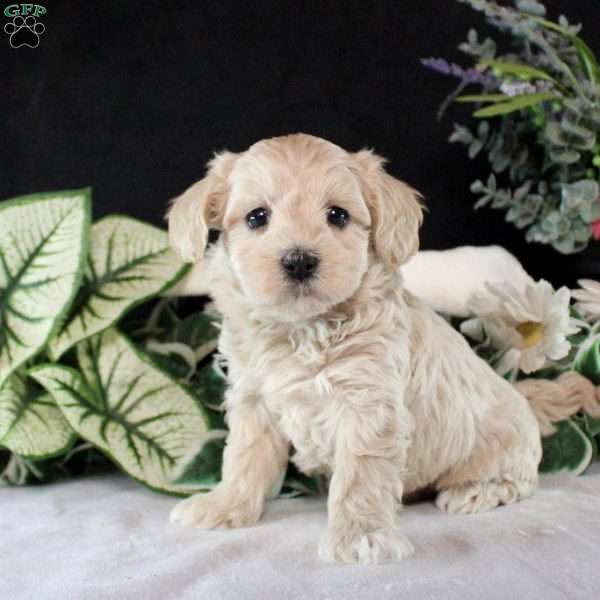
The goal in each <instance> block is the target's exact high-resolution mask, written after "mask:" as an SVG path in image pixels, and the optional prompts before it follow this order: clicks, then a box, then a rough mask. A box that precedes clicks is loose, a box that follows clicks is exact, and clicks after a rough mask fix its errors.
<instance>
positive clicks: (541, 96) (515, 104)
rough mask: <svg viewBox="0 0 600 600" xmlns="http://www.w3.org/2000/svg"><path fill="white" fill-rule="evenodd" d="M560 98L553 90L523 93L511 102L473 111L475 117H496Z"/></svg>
mask: <svg viewBox="0 0 600 600" xmlns="http://www.w3.org/2000/svg"><path fill="white" fill-rule="evenodd" d="M559 99H560V98H559V97H558V96H556V95H555V94H553V93H552V92H540V93H538V94H523V95H522V96H516V97H515V98H513V99H512V100H510V101H509V102H499V103H498V104H494V105H492V106H487V107H486V108H482V109H480V110H478V111H476V112H474V113H473V116H474V117H478V118H485V117H494V116H496V115H505V114H507V113H511V112H515V111H516V110H520V109H522V108H528V107H530V106H534V105H535V104H539V103H540V102H544V101H546V100H559Z"/></svg>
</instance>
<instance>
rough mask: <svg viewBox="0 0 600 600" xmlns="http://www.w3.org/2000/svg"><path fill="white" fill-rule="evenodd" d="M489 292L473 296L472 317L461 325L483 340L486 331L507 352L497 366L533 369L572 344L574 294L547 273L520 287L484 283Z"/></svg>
mask: <svg viewBox="0 0 600 600" xmlns="http://www.w3.org/2000/svg"><path fill="white" fill-rule="evenodd" d="M486 289H487V293H485V294H476V295H475V296H473V298H472V299H471V301H470V302H469V306H470V308H471V310H472V312H473V313H474V314H475V315H476V316H475V317H474V318H472V319H469V320H468V321H465V322H464V323H463V324H462V325H461V331H462V333H463V334H465V335H467V336H469V337H471V338H473V339H475V340H477V341H483V340H484V339H485V335H486V334H487V336H488V337H489V340H490V342H491V343H492V345H493V346H494V347H495V348H497V349H498V350H499V351H501V352H503V356H502V357H501V359H500V360H499V362H498V364H497V365H496V370H497V371H498V372H499V373H500V374H502V375H504V374H506V373H509V372H511V371H513V370H514V369H515V368H517V367H518V368H519V369H520V370H521V371H523V373H533V372H534V371H537V370H539V369H541V368H542V367H543V366H544V365H545V364H546V362H547V360H548V359H550V360H560V359H561V358H564V357H565V356H566V355H567V354H568V353H569V350H570V349H571V344H570V342H569V341H568V340H567V336H569V335H571V334H573V333H576V332H577V331H578V330H579V328H578V327H577V325H576V321H575V320H574V319H572V318H571V316H570V314H569V303H570V299H571V294H570V291H569V289H568V288H566V287H562V288H560V289H559V290H558V291H556V292H555V291H554V288H553V287H552V286H551V285H550V284H549V283H548V282H547V281H544V280H543V279H542V280H540V281H537V282H532V283H528V284H527V285H526V286H525V287H524V288H522V289H518V288H516V287H515V286H514V285H511V284H510V283H506V282H504V283H501V284H491V283H487V284H486Z"/></svg>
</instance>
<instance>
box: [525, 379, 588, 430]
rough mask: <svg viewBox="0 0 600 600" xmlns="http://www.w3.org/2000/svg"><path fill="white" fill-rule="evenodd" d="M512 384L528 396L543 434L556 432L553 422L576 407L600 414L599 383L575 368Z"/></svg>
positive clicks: (564, 417)
mask: <svg viewBox="0 0 600 600" xmlns="http://www.w3.org/2000/svg"><path fill="white" fill-rule="evenodd" d="M515 387H516V388H517V390H519V392H521V394H523V396H525V398H527V400H529V405H530V406H531V408H532V410H533V413H534V414H535V416H536V418H537V420H538V423H539V424H540V431H541V433H542V435H543V436H546V435H551V434H552V433H554V432H555V428H554V426H553V425H552V423H556V422H558V421H563V420H565V419H567V418H569V417H570V416H571V415H574V414H575V413H576V412H577V411H579V410H583V411H585V412H587V413H588V414H589V415H591V416H592V417H600V387H596V386H595V385H594V384H593V383H592V382H591V381H590V380H589V379H587V378H586V377H584V376H583V375H580V374H579V373H577V372H575V371H567V372H566V373H563V374H562V375H561V376H560V377H558V378H557V379H555V380H553V381H550V380H549V379H523V380H522V381H518V382H517V383H516V384H515Z"/></svg>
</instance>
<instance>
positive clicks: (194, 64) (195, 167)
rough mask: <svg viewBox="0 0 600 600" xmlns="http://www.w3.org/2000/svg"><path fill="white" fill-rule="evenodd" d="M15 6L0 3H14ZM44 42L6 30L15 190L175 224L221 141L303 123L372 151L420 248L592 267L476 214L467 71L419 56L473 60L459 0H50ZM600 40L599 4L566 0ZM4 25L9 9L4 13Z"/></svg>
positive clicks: (9, 163) (557, 274) (2, 172)
mask: <svg viewBox="0 0 600 600" xmlns="http://www.w3.org/2000/svg"><path fill="white" fill-rule="evenodd" d="M7 4H9V2H4V3H2V4H0V6H1V7H2V9H4V6H6V5H7ZM42 4H44V6H45V7H46V8H47V14H46V15H44V16H43V17H42V18H41V20H42V22H43V23H44V24H45V26H46V31H45V33H44V34H43V35H42V38H41V43H40V46H39V47H38V48H35V49H31V48H27V47H21V48H18V49H12V48H11V47H10V46H9V43H8V36H6V35H5V34H4V33H3V32H2V31H0V69H1V71H0V81H1V83H2V85H1V87H0V111H1V112H0V114H1V118H0V198H8V197H11V196H15V195H20V194H25V193H30V192H37V191H45V190H53V189H66V188H76V187H84V186H88V185H89V186H92V187H93V190H94V216H95V217H99V216H102V215H104V214H106V213H109V212H121V213H127V214H130V215H134V216H137V217H140V218H143V219H146V220H149V221H151V222H154V223H156V224H159V223H161V222H162V215H163V214H164V211H165V207H166V203H167V201H168V199H169V198H171V197H173V196H175V195H177V194H178V193H180V192H181V191H182V190H183V189H184V188H186V187H187V186H188V185H190V184H191V183H192V182H193V181H195V180H197V179H199V178H200V177H201V176H202V173H203V165H204V164H205V162H206V161H207V160H208V159H209V158H210V156H211V153H212V151H214V150H219V149H223V148H228V149H230V150H234V151H239V150H243V149H245V148H246V147H248V146H249V145H250V144H252V143H253V142H255V141H257V140H259V139H261V138H264V137H270V136H273V135H280V134H284V133H292V132H297V131H304V132H306V133H312V134H315V135H319V136H322V137H325V138H327V139H330V140H331V141H333V142H336V143H337V144H340V145H341V146H343V147H345V148H347V149H349V150H357V149H359V148H361V147H364V146H369V147H374V148H375V149H376V151H377V152H379V153H380V154H383V155H384V156H387V157H388V158H389V159H390V165H389V170H390V171H391V172H392V173H393V174H394V175H396V176H398V177H401V178H403V179H405V180H406V181H408V182H409V183H411V184H412V185H413V186H415V187H416V188H418V189H419V190H421V191H422V192H423V193H424V194H425V196H426V204H427V206H428V208H429V213H428V214H427V217H426V221H425V225H424V227H423V230H422V247H423V248H436V249H441V248H449V247H452V246H456V245H460V244H490V243H497V244H501V245H504V246H506V247H507V248H509V249H510V250H511V251H513V252H514V253H515V254H516V255H517V256H518V257H519V258H520V259H521V260H522V261H523V263H524V264H525V266H526V268H527V269H528V270H529V271H530V272H531V273H532V274H533V275H534V276H536V277H540V276H543V277H545V278H547V279H550V280H551V281H553V282H555V283H562V282H565V281H569V280H570V279H571V278H572V276H573V273H574V265H575V264H576V261H577V260H579V259H577V258H573V257H562V256H560V255H559V254H557V253H556V252H554V251H553V250H551V249H550V248H548V247H545V246H539V245H528V244H526V243H525V241H524V240H523V236H522V233H521V232H518V231H516V230H515V229H513V228H512V226H510V225H508V224H505V223H504V221H503V214H502V213H499V212H492V211H491V210H487V209H484V210H480V211H477V212H475V211H473V209H472V204H473V200H474V199H473V196H472V195H471V194H470V192H469V183H470V182H471V181H472V180H473V179H475V178H477V177H480V176H484V175H487V173H488V168H487V165H486V163H485V162H483V161H482V162H475V163H471V162H469V161H468V159H467V157H466V154H465V152H464V149H463V148H462V147H459V146H455V145H449V144H447V142H446V140H447V137H448V135H449V133H450V131H451V129H452V122H453V120H459V121H468V112H466V111H465V109H463V108H462V107H461V108H459V107H453V108H452V109H451V110H450V111H449V113H448V114H447V116H446V118H445V119H444V120H443V121H442V122H436V119H435V113H436V110H437V108H438V106H439V104H440V102H441V101H442V100H443V98H444V97H445V95H446V94H447V93H448V92H449V91H450V90H451V89H452V88H453V87H454V85H455V82H454V81H453V80H450V79H447V78H444V77H443V76H441V75H437V74H435V73H432V72H429V71H427V70H425V69H424V68H423V67H421V65H420V64H419V58H420V57H427V56H443V57H446V58H448V59H453V60H459V61H463V62H464V61H465V60H466V59H467V58H468V57H463V55H461V54H460V53H459V52H458V51H457V49H456V46H457V45H458V43H459V42H461V41H462V40H463V39H464V37H465V35H466V32H467V31H468V29H469V28H470V27H472V26H475V27H477V28H478V29H480V30H482V31H483V30H485V28H484V27H482V26H481V23H482V20H481V17H480V15H479V14H477V13H474V12H472V11H471V10H470V9H469V7H467V6H466V5H463V4H459V3H457V2H454V1H452V0H409V1H402V0H370V1H368V0H363V1H362V2H353V1H349V0H335V1H334V0H331V1H324V2H312V1H304V2H286V1H280V2H277V1H275V0H272V1H270V2H256V1H243V2H242V1H235V2H234V1H225V0H221V1H217V2H213V1H197V2H170V1H167V0H163V1H162V2H155V1H144V2H123V1H121V2H112V3H111V2H60V1H56V2H53V1H51V0H46V2H42ZM546 5H547V7H548V9H549V15H550V16H551V17H557V16H558V14H560V13H561V12H564V13H565V14H566V15H567V16H568V17H569V19H570V20H571V21H572V22H578V21H582V22H583V23H584V37H585V38H586V39H587V41H588V43H589V44H590V45H591V46H592V47H593V48H594V49H595V50H596V51H597V52H599V51H600V39H599V36H598V32H600V5H599V3H598V0H570V1H567V0H551V1H547V2H546ZM2 19H4V21H6V20H7V19H6V18H5V17H3V16H2Z"/></svg>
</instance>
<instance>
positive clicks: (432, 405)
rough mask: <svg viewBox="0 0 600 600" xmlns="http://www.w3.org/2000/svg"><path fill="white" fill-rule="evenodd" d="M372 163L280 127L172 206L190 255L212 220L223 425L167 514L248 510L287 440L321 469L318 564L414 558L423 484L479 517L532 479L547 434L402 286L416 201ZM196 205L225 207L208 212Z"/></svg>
mask: <svg viewBox="0 0 600 600" xmlns="http://www.w3.org/2000/svg"><path fill="white" fill-rule="evenodd" d="M222 161H227V164H226V165H224V164H223V163H222ZM382 164H383V161H382V159H380V158H379V157H377V156H375V155H373V154H372V153H371V152H369V151H362V152H360V153H357V154H350V153H347V152H345V151H344V150H342V149H341V148H339V147H338V146H335V145H334V144H331V143H329V142H326V141H324V140H320V139H318V138H314V137H311V136H307V135H302V134H298V135H295V136H287V137H283V138H275V139H272V140H265V141H262V142H259V143H258V144H255V145H254V146H252V147H251V148H250V149H249V150H248V151H247V152H245V153H243V154H240V155H226V156H225V158H220V157H217V158H216V159H215V161H213V163H212V164H211V166H210V169H209V173H208V175H207V178H208V182H207V181H206V180H204V183H202V182H201V183H200V184H197V185H198V187H197V188H195V189H194V188H191V190H190V191H188V192H187V193H186V194H184V196H183V197H182V198H180V199H178V200H176V202H175V203H174V205H173V207H172V209H171V213H170V217H169V226H170V229H171V231H172V232H173V234H172V237H171V239H172V242H173V244H174V245H175V246H176V247H179V249H180V251H181V253H182V255H183V256H188V257H190V258H198V257H199V256H200V255H202V253H203V252H204V245H205V241H206V230H207V229H208V227H209V225H210V226H215V225H216V226H218V227H220V228H221V229H222V235H221V238H220V240H219V242H218V243H217V244H216V245H214V246H213V247H212V248H211V249H210V250H209V251H208V253H207V255H206V257H205V259H204V261H205V267H204V268H203V273H204V276H205V277H206V284H207V287H208V289H210V290H211V295H212V296H213V298H214V300H215V304H216V307H217V309H218V310H219V312H220V313H221V314H222V315H223V326H222V333H221V337H220V342H219V349H220V353H221V354H222V356H223V357H224V359H225V360H226V361H227V365H228V376H229V380H230V384H229V388H228V390H227V394H226V408H227V412H228V416H227V418H228V423H229V427H230V434H229V438H228V442H227V448H226V452H225V456H224V468H223V480H222V482H221V483H220V484H219V486H218V487H217V488H216V489H215V490H214V491H213V492H210V493H208V494H205V495H198V496H193V497H191V498H189V499H187V500H185V501H183V502H182V503H180V504H179V505H178V506H176V508H175V509H174V511H173V513H172V520H173V521H176V522H181V523H184V524H187V525H195V526H198V527H236V526H245V525H251V524H253V523H255V522H256V521H257V520H258V518H259V517H260V514H261V512H262V508H263V505H264V500H265V498H266V497H267V495H268V493H269V491H270V490H271V489H272V487H273V486H274V485H275V484H276V483H277V481H279V480H280V478H281V476H282V473H283V470H284V469H285V466H286V463H287V460H288V453H289V452H290V449H291V451H292V452H291V459H292V460H293V461H294V462H295V464H296V465H297V466H298V467H299V468H300V469H301V470H302V471H304V472H306V473H315V472H318V473H325V474H327V475H328V476H330V478H331V480H330V488H329V500H328V525H327V530H326V532H325V534H324V536H323V538H322V539H321V543H320V545H319V553H320V555H321V557H323V558H324V559H327V560H339V561H344V562H356V561H358V562H363V563H372V562H380V561H386V560H399V559H402V558H404V557H406V556H408V555H409V554H411V552H412V546H411V545H410V543H409V542H408V540H407V539H406V538H405V537H404V536H403V534H402V532H401V528H400V524H399V522H398V508H399V506H400V503H401V500H402V496H403V495H404V494H406V493H409V492H413V491H417V490H420V489H422V488H425V487H427V486H434V487H435V488H436V489H437V490H438V491H439V492H440V493H439V495H438V505H439V506H440V508H442V509H444V510H448V511H451V512H474V511H478V510H483V509H487V508H492V507H494V506H497V505H498V504H505V503H509V502H514V501H516V500H519V499H520V498H522V497H526V496H528V495H530V494H531V493H532V492H533V490H534V489H535V486H536V483H537V466H538V463H539V460H540V457H541V445H540V433H539V427H538V424H537V421H536V419H535V417H534V415H533V412H532V411H531V409H530V407H529V406H528V404H527V402H526V400H525V399H524V397H523V396H521V395H520V394H519V393H518V392H517V391H516V390H515V389H514V388H513V387H512V386H511V385H510V384H509V383H508V382H506V381H505V380H504V379H502V378H501V377H499V376H498V375H497V374H496V373H495V372H494V371H493V370H492V369H491V368H490V367H489V366H488V365H487V364H486V363H485V362H483V361H482V360H481V359H479V358H478V357H477V356H476V355H475V354H474V353H473V352H472V350H471V349H470V348H469V346H468V344H467V343H466V341H465V340H464V339H463V338H462V336H461V335H460V334H459V333H457V332H456V331H455V330H454V329H452V328H451V327H450V325H448V323H446V321H444V320H443V319H442V318H441V317H439V316H437V315H436V314H435V313H434V312H433V311H432V310H431V309H429V308H428V307H427V306H425V305H424V304H423V303H422V302H421V301H420V300H418V299H417V298H415V297H414V296H412V295H411V294H410V293H408V292H407V291H405V290H404V289H403V287H402V280H401V276H400V275H399V274H398V270H397V267H398V266H399V265H400V264H402V263H403V262H405V261H406V260H408V259H409V258H410V256H411V255H412V254H413V253H414V252H415V251H416V250H417V247H418V227H419V224H420V221H421V207H420V204H419V201H418V197H417V195H416V193H415V192H414V191H413V190H411V189H410V188H409V187H408V186H406V185H405V184H403V183H401V182H399V181H397V180H395V179H393V178H392V177H391V176H390V175H388V174H387V173H385V172H384V171H383V166H382ZM225 167H226V168H225ZM215 190H217V192H215ZM332 204H333V205H338V206H342V207H344V208H346V209H347V210H348V211H349V213H350V215H351V221H350V224H349V225H347V226H346V227H345V228H344V229H342V230H336V229H335V228H332V227H331V226H329V225H328V224H327V220H326V218H325V214H326V213H325V210H326V208H327V206H329V205H332ZM207 206H211V207H212V214H213V215H220V216H218V217H214V218H213V220H212V222H211V223H210V224H209V223H208V222H207V216H206V214H207V213H206V207H207ZM259 206H264V207H266V208H268V209H269V210H270V212H271V218H270V222H269V224H268V226H267V227H265V228H263V229H262V230H258V231H251V230H250V229H249V228H248V227H247V225H246V224H245V222H244V215H245V214H247V213H248V212H249V211H250V210H252V209H254V208H256V207H259ZM199 221H200V223H199ZM199 230H200V234H199V233H198V231H199ZM295 246H302V247H305V248H308V249H310V250H311V251H312V252H315V253H316V254H318V256H319V257H320V264H319V267H318V272H317V276H316V277H315V279H314V281H312V282H311V283H310V284H309V285H307V286H301V287H298V285H293V284H291V283H290V282H288V281H286V279H285V276H284V273H283V272H282V269H281V265H280V262H279V261H280V257H281V255H282V253H283V252H285V251H286V250H288V249H289V248H291V247H295Z"/></svg>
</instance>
